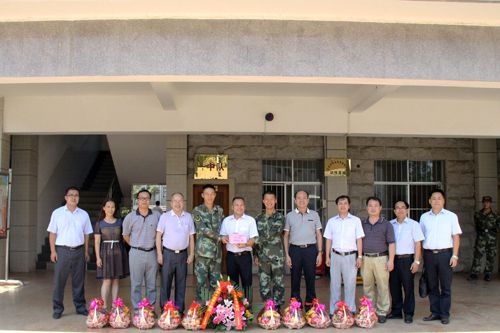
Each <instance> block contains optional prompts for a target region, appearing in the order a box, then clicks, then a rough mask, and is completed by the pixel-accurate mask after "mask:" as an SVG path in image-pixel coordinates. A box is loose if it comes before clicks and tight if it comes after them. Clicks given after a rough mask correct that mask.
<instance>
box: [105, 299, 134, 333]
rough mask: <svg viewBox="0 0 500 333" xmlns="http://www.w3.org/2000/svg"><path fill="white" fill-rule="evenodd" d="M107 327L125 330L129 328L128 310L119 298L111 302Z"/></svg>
mask: <svg viewBox="0 0 500 333" xmlns="http://www.w3.org/2000/svg"><path fill="white" fill-rule="evenodd" d="M109 325H110V326H111V327H113V328H127V327H129V326H130V310H129V309H128V307H127V306H126V305H125V304H124V303H123V300H122V299H121V298H120V297H118V298H117V299H116V300H114V301H113V306H112V307H111V312H110V314H109Z"/></svg>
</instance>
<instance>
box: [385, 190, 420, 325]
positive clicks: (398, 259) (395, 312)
mask: <svg viewBox="0 0 500 333" xmlns="http://www.w3.org/2000/svg"><path fill="white" fill-rule="evenodd" d="M409 208H410V205H409V204H408V203H407V202H406V201H404V200H398V201H396V202H395V203H394V214H396V218H395V219H394V220H391V224H392V226H393V228H394V237H395V239H396V255H395V259H394V270H393V271H392V272H391V273H390V276H389V288H390V290H391V298H392V306H391V313H389V314H388V315H387V319H396V318H403V315H402V312H404V316H405V317H404V318H405V323H407V324H411V323H412V322H413V314H414V312H415V293H414V277H415V273H416V272H417V270H418V266H419V265H420V258H421V254H422V240H424V235H423V233H422V230H421V229H420V225H419V224H418V222H417V221H415V220H412V219H410V218H409V217H408V209H409ZM402 290H403V291H404V302H403V294H402Z"/></svg>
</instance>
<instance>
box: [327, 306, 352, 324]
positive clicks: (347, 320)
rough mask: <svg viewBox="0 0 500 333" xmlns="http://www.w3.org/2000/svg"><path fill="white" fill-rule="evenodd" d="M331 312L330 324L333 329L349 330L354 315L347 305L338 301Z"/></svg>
mask: <svg viewBox="0 0 500 333" xmlns="http://www.w3.org/2000/svg"><path fill="white" fill-rule="evenodd" d="M336 307H337V308H336V309H335V311H334V312H333V317H332V323H333V327H335V328H349V327H351V326H352V325H354V315H353V314H352V312H351V310H349V307H348V306H347V304H345V303H344V302H342V301H338V302H337V304H336Z"/></svg>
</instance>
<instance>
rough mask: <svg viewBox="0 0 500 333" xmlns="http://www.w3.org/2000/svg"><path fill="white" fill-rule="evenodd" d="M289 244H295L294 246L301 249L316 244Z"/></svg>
mask: <svg viewBox="0 0 500 333" xmlns="http://www.w3.org/2000/svg"><path fill="white" fill-rule="evenodd" d="M290 245H291V246H295V247H300V248H301V249H306V248H308V247H310V246H316V244H303V245H295V244H290Z"/></svg>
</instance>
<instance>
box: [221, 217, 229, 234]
mask: <svg viewBox="0 0 500 333" xmlns="http://www.w3.org/2000/svg"><path fill="white" fill-rule="evenodd" d="M227 219H228V218H227V217H226V218H225V219H224V220H223V221H222V225H221V227H220V234H221V236H227V235H228V232H227V230H226V229H227V226H226V224H227Z"/></svg>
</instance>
